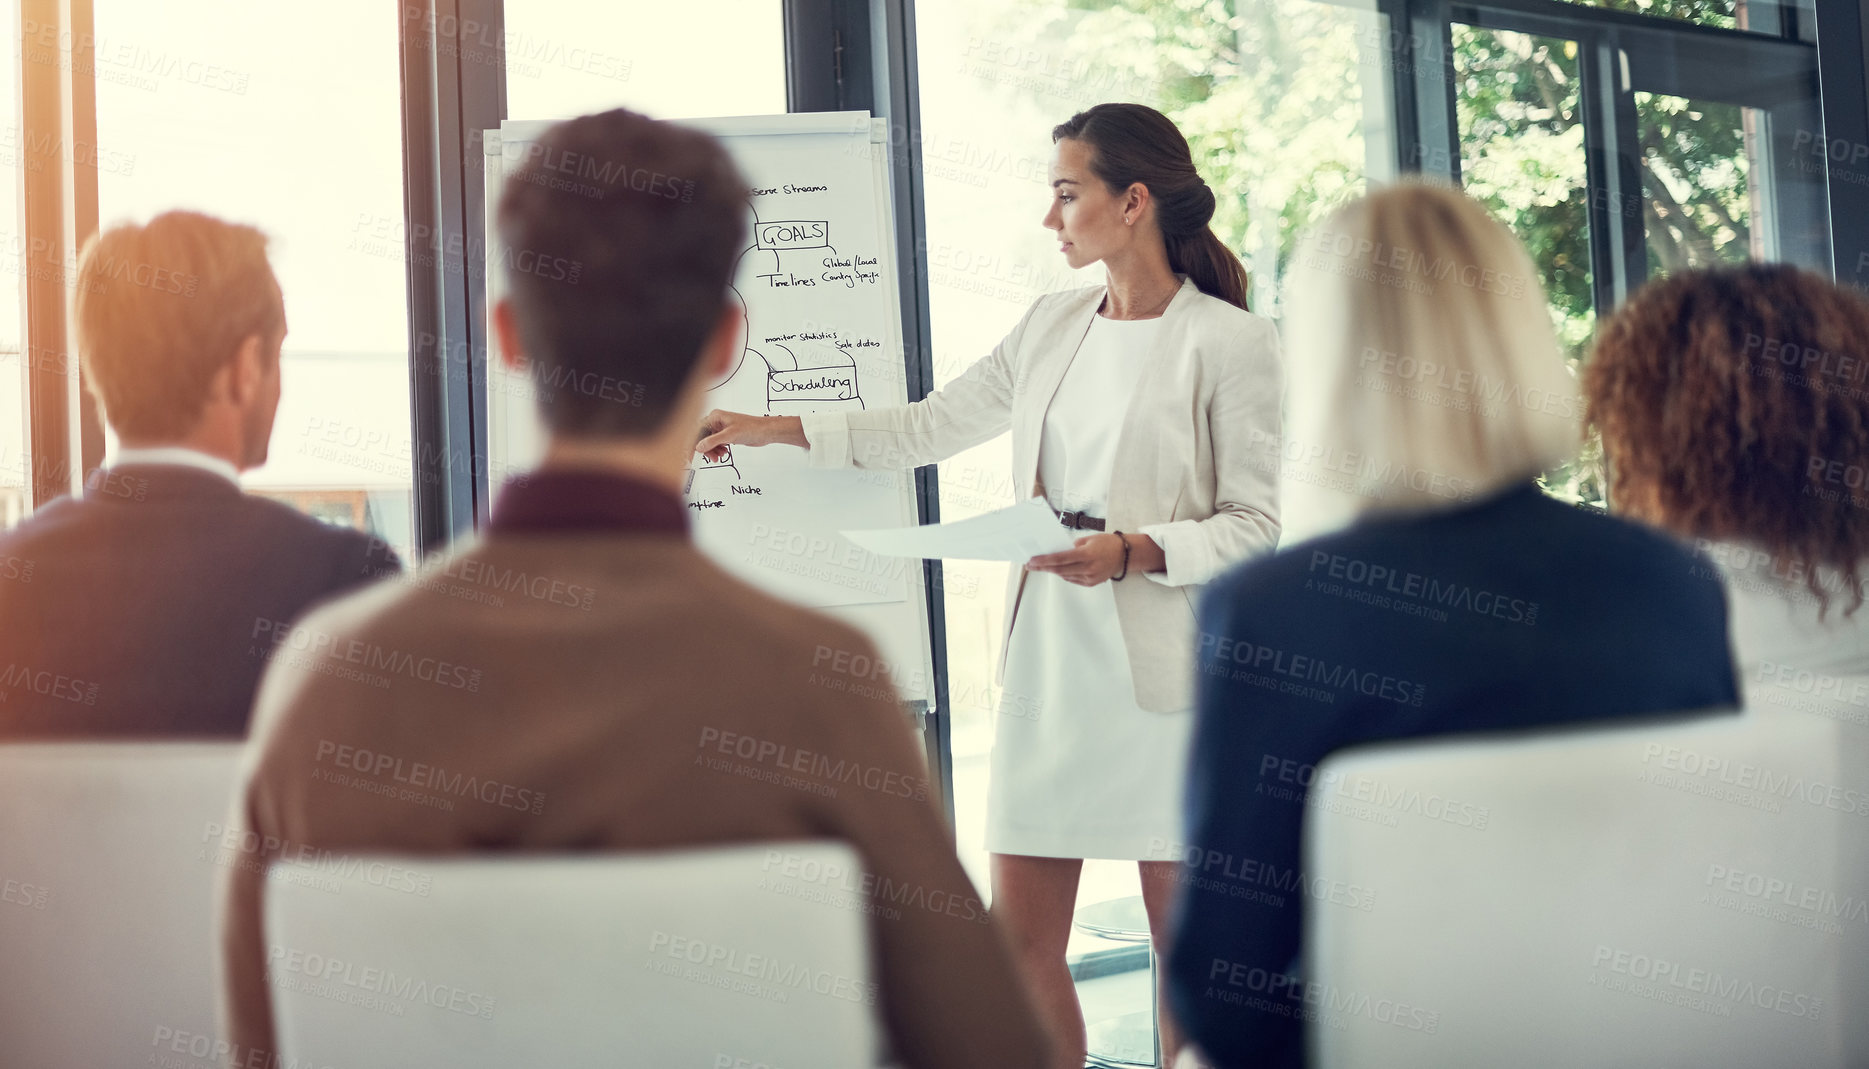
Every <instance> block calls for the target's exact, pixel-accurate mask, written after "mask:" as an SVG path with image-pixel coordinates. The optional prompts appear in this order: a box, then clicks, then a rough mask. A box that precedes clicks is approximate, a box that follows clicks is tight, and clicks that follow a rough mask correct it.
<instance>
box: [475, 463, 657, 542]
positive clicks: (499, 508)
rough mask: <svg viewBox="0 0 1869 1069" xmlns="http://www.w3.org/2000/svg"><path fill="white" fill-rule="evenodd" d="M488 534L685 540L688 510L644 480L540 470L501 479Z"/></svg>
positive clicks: (572, 470) (617, 474)
mask: <svg viewBox="0 0 1869 1069" xmlns="http://www.w3.org/2000/svg"><path fill="white" fill-rule="evenodd" d="M487 531H488V533H489V534H492V535H513V534H569V533H574V532H588V531H612V532H644V533H654V534H669V535H678V536H681V537H684V538H685V537H687V535H688V509H687V506H686V505H684V504H683V503H682V500H681V498H680V497H678V496H677V495H676V494H675V493H674V492H673V491H671V490H668V489H666V488H664V487H661V486H657V485H656V484H654V483H651V482H649V481H648V480H646V479H642V478H640V477H637V476H634V475H625V474H623V473H621V472H614V471H598V470H595V469H592V468H540V469H539V470H537V471H532V472H528V473H526V474H524V475H520V476H517V477H515V478H512V479H509V480H507V483H506V485H505V486H504V487H503V488H501V490H500V496H499V498H498V499H497V500H496V501H494V503H493V514H492V515H491V516H490V517H489V518H488V521H487Z"/></svg>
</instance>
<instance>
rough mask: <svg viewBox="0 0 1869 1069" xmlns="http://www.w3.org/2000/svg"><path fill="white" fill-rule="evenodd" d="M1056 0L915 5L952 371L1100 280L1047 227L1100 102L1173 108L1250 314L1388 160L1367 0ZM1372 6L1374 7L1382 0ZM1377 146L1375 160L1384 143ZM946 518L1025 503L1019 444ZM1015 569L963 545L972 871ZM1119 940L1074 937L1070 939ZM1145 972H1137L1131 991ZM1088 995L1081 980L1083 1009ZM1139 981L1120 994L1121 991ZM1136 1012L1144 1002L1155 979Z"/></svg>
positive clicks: (1094, 874) (955, 688) (1107, 874)
mask: <svg viewBox="0 0 1869 1069" xmlns="http://www.w3.org/2000/svg"><path fill="white" fill-rule="evenodd" d="M1218 6H1219V5H1199V4H1186V3H1168V2H1151V3H1133V2H1130V3H1114V2H1110V3H1098V2H1078V3H1071V4H1061V3H1057V2H1055V0H1011V2H1008V0H942V2H941V3H930V4H922V5H918V7H917V22H916V34H917V38H918V49H919V51H918V63H919V70H920V78H921V87H920V88H921V102H922V120H923V124H924V125H923V130H922V145H923V150H924V159H925V162H924V170H925V174H926V177H927V184H926V195H927V227H928V248H927V264H928V270H929V278H930V283H929V291H930V303H931V318H932V344H933V346H934V351H933V353H932V362H933V365H934V372H935V379H936V381H937V383H938V384H942V383H946V382H948V381H950V380H952V379H953V378H955V377H956V376H957V375H959V374H960V373H961V372H963V371H965V370H966V369H967V367H968V366H970V365H971V364H972V363H973V361H974V360H976V359H978V358H979V357H981V356H983V355H985V354H986V353H987V352H988V351H990V350H991V349H992V347H993V345H994V344H995V343H997V342H998V341H999V340H1000V338H1002V337H1003V336H1004V335H1005V333H1006V332H1007V331H1008V330H1009V329H1011V327H1012V326H1013V324H1014V323H1015V322H1016V321H1017V320H1018V319H1019V317H1020V315H1021V314H1022V313H1023V312H1024V311H1025V310H1026V308H1027V307H1029V306H1030V305H1031V303H1032V302H1033V301H1034V300H1035V299H1037V298H1038V297H1039V296H1040V295H1041V294H1044V293H1047V292H1051V291H1055V290H1062V289H1070V288H1075V287H1078V286H1084V285H1089V284H1094V283H1097V282H1101V281H1102V279H1103V268H1102V267H1101V266H1098V265H1093V266H1092V267H1089V268H1087V269H1085V270H1084V271H1082V272H1075V271H1072V270H1071V269H1070V268H1068V267H1067V266H1066V265H1065V264H1064V262H1063V260H1062V258H1061V257H1060V255H1059V253H1058V252H1057V244H1056V242H1055V240H1054V239H1053V235H1052V234H1051V232H1050V231H1048V230H1046V229H1045V228H1044V227H1043V226H1042V225H1041V223H1040V220H1041V219H1042V218H1043V217H1044V215H1045V213H1046V211H1047V209H1048V207H1049V201H1050V195H1051V194H1050V190H1049V188H1048V185H1047V174H1046V169H1047V166H1048V162H1049V157H1050V152H1051V128H1052V127H1053V126H1055V125H1056V124H1058V123H1060V122H1062V121H1064V120H1066V119H1068V118H1070V117H1071V115H1072V114H1073V113H1075V112H1077V111H1081V110H1083V109H1085V108H1088V107H1090V106H1091V105H1093V104H1097V103H1100V102H1103V101H1111V100H1128V101H1137V102H1140V103H1145V104H1149V105H1151V106H1153V107H1156V108H1160V109H1162V110H1163V111H1164V112H1165V113H1166V114H1167V115H1168V116H1169V117H1170V118H1171V119H1173V120H1174V121H1175V123H1176V125H1177V126H1178V127H1179V128H1180V129H1181V131H1182V133H1183V134H1185V135H1186V136H1187V138H1188V140H1189V143H1190V145H1191V147H1192V149H1193V152H1194V157H1195V164H1196V166H1197V167H1198V169H1199V170H1200V173H1201V175H1202V176H1203V177H1204V178H1205V179H1206V180H1207V182H1208V184H1209V185H1210V186H1211V187H1212V188H1213V190H1214V193H1215V196H1216V198H1217V199H1218V201H1219V206H1218V209H1217V212H1216V215H1215V218H1214V223H1213V226H1214V229H1215V231H1216V232H1217V233H1218V234H1219V235H1220V237H1221V239H1222V240H1223V241H1225V242H1226V243H1227V245H1228V246H1230V247H1231V248H1232V249H1234V250H1235V251H1236V252H1237V253H1238V254H1239V255H1240V257H1241V259H1243V260H1244V261H1245V263H1246V267H1247V271H1248V273H1249V275H1250V277H1251V281H1252V291H1251V304H1252V307H1253V310H1254V311H1256V312H1260V313H1262V314H1265V315H1269V316H1272V317H1274V318H1276V317H1277V316H1278V315H1279V311H1280V303H1281V286H1282V280H1283V278H1284V274H1285V268H1286V265H1287V264H1288V263H1289V262H1290V260H1291V259H1292V257H1293V255H1294V251H1295V247H1296V244H1297V241H1298V238H1299V237H1300V235H1301V234H1302V232H1303V231H1304V230H1305V229H1306V228H1307V227H1308V226H1309V225H1310V224H1311V223H1313V222H1315V221H1317V220H1319V219H1321V218H1322V217H1323V216H1324V215H1325V214H1327V213H1328V212H1329V211H1330V209H1331V208H1333V207H1334V206H1336V205H1337V204H1339V203H1341V202H1342V201H1344V200H1346V199H1348V198H1351V197H1354V196H1357V195H1359V194H1361V193H1362V192H1363V191H1364V188H1365V185H1366V178H1367V176H1368V175H1370V174H1372V173H1377V174H1386V173H1387V170H1386V168H1387V162H1386V160H1387V154H1388V153H1391V152H1392V151H1393V150H1392V148H1390V147H1388V146H1389V143H1388V142H1384V141H1381V140H1380V139H1381V138H1383V137H1386V136H1387V134H1386V131H1385V130H1381V129H1380V128H1381V127H1382V126H1383V124H1384V123H1385V122H1386V120H1383V119H1380V118H1378V119H1376V120H1375V122H1374V123H1373V124H1372V122H1371V118H1370V113H1371V112H1374V113H1376V114H1378V115H1379V114H1381V113H1382V111H1383V108H1384V105H1383V104H1382V102H1381V100H1380V98H1379V96H1378V94H1377V93H1376V92H1375V91H1374V90H1373V89H1371V90H1370V91H1369V92H1368V94H1367V97H1366V93H1365V90H1366V87H1373V86H1380V85H1382V84H1383V83H1384V81H1385V79H1386V78H1387V71H1386V70H1385V69H1384V65H1385V64H1386V63H1387V62H1388V53H1387V49H1386V46H1385V42H1386V40H1387V34H1386V30H1385V28H1384V24H1383V22H1382V20H1380V19H1379V18H1378V17H1377V16H1376V15H1375V14H1374V13H1373V11H1360V10H1357V9H1356V8H1355V7H1352V6H1349V5H1342V4H1336V3H1315V2H1312V0H1254V2H1252V3H1237V4H1230V5H1226V6H1227V8H1228V9H1230V10H1232V11H1234V12H1237V13H1238V14H1237V15H1235V16H1234V17H1232V18H1230V19H1229V18H1215V17H1213V14H1212V9H1213V8H1215V7H1218ZM1369 6H1370V7H1373V6H1374V5H1373V4H1371V5H1369ZM1372 155H1373V156H1374V157H1376V158H1377V159H1378V160H1380V161H1382V162H1381V163H1379V164H1378V166H1377V167H1376V168H1374V169H1373V170H1372V167H1371V164H1370V158H1371V156H1372ZM939 472H940V478H941V514H942V518H943V519H944V520H954V519H961V518H964V517H967V516H973V515H977V514H979V513H982V512H986V511H989V510H992V509H996V508H1000V507H1002V506H1004V505H1008V504H1011V503H1012V502H1013V500H1014V495H1015V493H1016V492H1017V491H1018V490H1019V489H1020V488H1015V487H1014V486H1013V485H1012V458H1011V448H1010V439H1009V438H1008V437H1006V436H1002V437H1000V438H999V439H997V440H995V441H992V442H988V443H985V444H983V445H981V446H978V447H976V448H974V449H971V450H968V451H967V452H964V453H961V454H959V455H958V456H956V457H954V458H952V459H950V460H948V461H945V462H943V463H942V464H941V465H940V467H939ZM1006 567H1007V566H1005V565H996V564H987V563H980V562H971V561H949V562H948V563H947V564H946V565H944V571H945V574H946V576H947V591H946V598H945V602H946V609H947V643H948V671H949V685H950V691H951V698H952V703H953V714H954V718H953V744H952V748H953V759H954V780H955V782H954V795H955V798H954V802H955V818H956V820H955V823H956V832H957V836H958V842H959V847H960V853H961V857H962V859H963V861H965V862H966V864H967V866H968V868H969V870H970V872H971V873H972V874H973V876H974V878H975V881H976V882H977V883H979V884H980V885H981V886H982V887H983V888H984V887H985V886H986V882H987V859H986V853H985V847H984V831H985V826H986V815H985V804H986V793H987V768H988V762H987V753H988V749H989V747H990V745H991V742H992V738H993V734H994V731H995V721H996V720H997V717H998V715H999V713H998V711H999V710H1000V708H1001V701H1002V698H1006V699H1011V700H1010V701H1008V702H1007V704H1006V705H1005V708H1006V710H1007V713H1006V715H1019V713H1020V712H1021V711H1022V710H1024V709H1028V708H1030V707H1031V705H1032V699H1031V698H1023V699H1022V698H1021V696H1015V695H1001V694H1000V693H999V691H998V689H997V688H996V687H995V686H994V684H993V678H994V675H995V667H996V665H997V664H998V660H999V655H1000V650H999V645H1000V632H1001V628H1002V624H1003V621H1004V619H1005V616H1004V614H1005V604H1004V598H1003V593H1004V589H1005V577H1006V574H1007V573H1006ZM1136 892H1137V877H1136V867H1135V865H1134V864H1131V863H1127V862H1113V861H1091V862H1089V863H1087V864H1086V865H1085V868H1084V875H1083V880H1082V883H1081V885H1080V890H1079V902H1080V904H1081V903H1089V902H1095V901H1100V900H1104V899H1109V898H1113V897H1118V896H1123V895H1132V894H1135V893H1136ZM1108 947H1109V944H1108V943H1104V942H1102V941H1101V940H1096V939H1094V938H1090V937H1084V936H1082V935H1081V933H1080V934H1078V935H1074V937H1073V944H1072V952H1073V956H1074V957H1076V956H1081V955H1083V954H1087V953H1093V952H1096V951H1098V950H1102V949H1107V948H1108ZM1141 990H1143V989H1141V988H1139V989H1138V991H1141ZM1094 997H1095V996H1093V995H1092V994H1090V993H1089V991H1088V989H1086V990H1085V992H1084V993H1083V999H1084V1002H1085V1005H1086V1014H1087V1016H1090V1017H1093V1018H1094V1017H1095V1016H1097V1015H1096V1013H1094V1012H1093V1011H1092V1010H1091V1008H1090V1007H1091V1003H1092V1002H1093V999H1094ZM1126 997H1127V996H1126ZM1137 998H1139V999H1142V1001H1139V1002H1136V1003H1135V1004H1134V1005H1132V1006H1131V1007H1130V1008H1145V1007H1146V1005H1147V1003H1146V996H1145V995H1138V996H1137Z"/></svg>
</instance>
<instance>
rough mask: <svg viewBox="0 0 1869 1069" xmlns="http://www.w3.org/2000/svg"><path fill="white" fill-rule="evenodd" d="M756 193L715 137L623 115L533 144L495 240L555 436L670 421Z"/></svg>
mask: <svg viewBox="0 0 1869 1069" xmlns="http://www.w3.org/2000/svg"><path fill="white" fill-rule="evenodd" d="M748 194H749V191H748V189H747V185H746V180H745V179H744V178H742V177H741V175H740V172H739V170H738V169H737V168H736V167H735V166H734V164H733V160H732V159H731V158H730V157H729V156H728V155H727V150H726V149H725V148H723V147H722V146H721V144H720V142H719V141H718V140H716V139H715V138H714V137H712V136H711V135H708V134H706V133H703V132H701V131H699V130H694V129H690V128H688V127H684V126H680V125H677V124H675V123H669V122H660V121H657V120H655V119H651V118H649V117H648V116H646V115H642V114H638V113H637V112H633V111H629V110H626V109H623V108H618V109H616V110H614V111H606V112H603V113H601V114H597V115H586V116H583V117H581V118H577V119H572V120H570V121H568V122H562V123H559V124H558V125H556V126H553V127H552V128H551V129H549V130H547V131H546V132H545V134H544V136H542V137H540V138H539V140H538V141H537V142H536V143H535V144H533V145H532V146H530V148H529V149H528V153H527V157H526V160H525V163H524V164H523V166H521V168H520V169H519V170H518V171H517V172H516V173H514V174H513V176H512V177H511V178H509V179H507V181H506V188H505V190H504V191H503V192H502V193H501V195H500V208H499V233H500V240H501V242H502V243H503V244H504V246H505V248H504V250H503V251H502V267H503V268H504V270H505V272H506V278H507V280H508V292H509V293H510V295H511V297H510V299H511V302H512V309H513V320H514V326H515V327H516V329H517V330H518V333H519V337H520V340H521V342H522V343H523V345H524V346H525V349H526V354H527V356H528V357H529V358H530V359H531V362H532V381H533V385H534V386H535V388H536V389H537V392H538V400H539V412H540V414H541V415H542V416H543V417H544V419H545V422H546V424H547V425H549V426H550V427H551V428H552V430H554V431H557V432H560V433H569V434H578V435H597V436H615V437H637V436H642V435H647V434H651V433H654V432H655V431H656V430H657V429H658V428H660V427H661V426H662V424H663V423H664V422H665V421H666V419H667V417H668V414H669V409H670V407H671V406H672V405H673V404H674V402H675V398H676V395H677V394H679V393H680V391H681V388H682V386H683V384H685V383H686V382H687V379H688V376H689V374H690V373H691V372H692V371H693V369H694V365H695V362H696V361H697V360H698V359H699V357H700V352H701V345H702V343H703V342H704V341H706V339H707V335H708V333H709V331H711V330H712V329H713V328H714V326H715V325H716V324H717V323H718V322H719V320H720V316H721V313H722V311H723V309H724V308H725V307H726V304H727V288H728V285H729V283H730V282H731V280H732V277H733V267H734V264H735V262H737V260H738V257H739V254H740V252H741V250H742V249H743V248H744V246H745V245H746V240H747V216H748Z"/></svg>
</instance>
